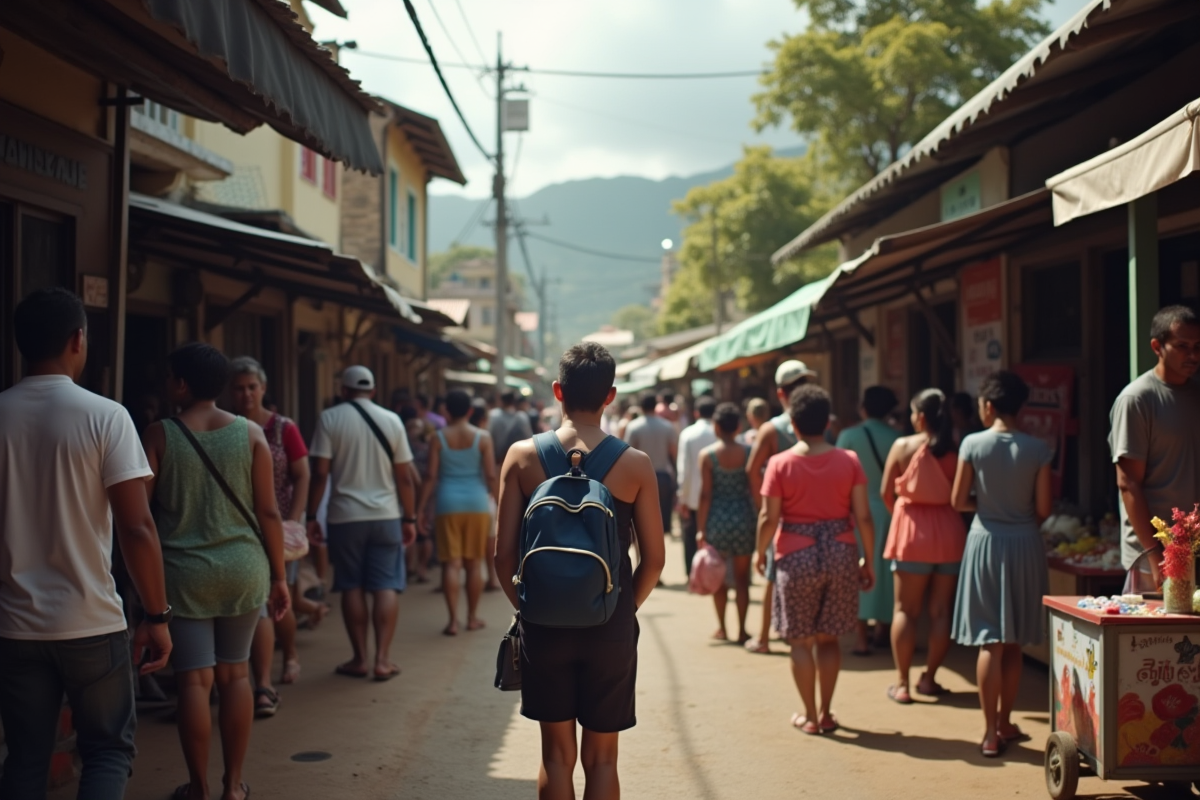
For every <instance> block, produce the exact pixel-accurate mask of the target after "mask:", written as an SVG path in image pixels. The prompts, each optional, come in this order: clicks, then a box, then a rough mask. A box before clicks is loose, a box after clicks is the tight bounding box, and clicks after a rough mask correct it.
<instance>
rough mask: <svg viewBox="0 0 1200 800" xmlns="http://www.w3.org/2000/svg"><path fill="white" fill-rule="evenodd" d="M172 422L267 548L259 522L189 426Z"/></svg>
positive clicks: (171, 419) (173, 420)
mask: <svg viewBox="0 0 1200 800" xmlns="http://www.w3.org/2000/svg"><path fill="white" fill-rule="evenodd" d="M170 421H171V422H174V423H175V424H176V425H177V426H178V427H179V432H180V433H182V434H183V437H184V438H185V439H187V440H188V444H190V445H191V446H192V449H193V450H195V451H196V455H198V456H199V457H200V461H201V463H203V464H204V467H205V468H206V469H207V470H208V474H209V475H212V478H213V480H214V481H216V482H217V486H219V487H221V491H222V492H224V493H225V496H226V497H228V498H229V502H231V503H233V506H234V508H236V509H237V510H238V513H240V514H241V515H242V517H243V518H244V519H245V520H246V524H247V525H249V526H250V529H251V530H252V531H254V535H255V536H257V537H258V540H259V541H260V542H263V547H266V542H265V540H264V539H263V535H262V531H261V530H259V527H258V520H257V519H255V518H254V515H253V514H251V513H250V511H249V510H248V509H247V508H246V506H245V505H243V504H242V501H241V500H239V499H238V496H237V495H236V494H234V491H233V487H231V486H230V485H229V483H228V482H227V481H226V480H225V477H224V476H223V475H221V471H220V470H219V469H217V465H216V464H214V463H213V461H212V459H211V458H209V455H208V452H207V451H206V450H205V449H204V447H203V446H202V445H201V444H200V442H199V440H198V439H196V437H195V435H194V434H193V433H192V432H191V431H190V430H188V426H187V425H184V424H183V421H182V420H180V419H179V417H171V418H170Z"/></svg>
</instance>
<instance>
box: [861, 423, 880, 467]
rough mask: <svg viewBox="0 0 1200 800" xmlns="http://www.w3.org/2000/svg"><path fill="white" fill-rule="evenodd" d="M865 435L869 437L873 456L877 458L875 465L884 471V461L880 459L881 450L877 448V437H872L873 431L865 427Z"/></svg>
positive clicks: (868, 440) (868, 441)
mask: <svg viewBox="0 0 1200 800" xmlns="http://www.w3.org/2000/svg"><path fill="white" fill-rule="evenodd" d="M863 433H865V434H866V435H867V444H869V445H871V455H873V456H875V463H876V464H878V465H879V469H881V470H882V469H883V459H882V458H880V457H879V448H877V447H876V446H875V437H874V436H872V435H871V429H870V428H868V427H867V426H866V425H863Z"/></svg>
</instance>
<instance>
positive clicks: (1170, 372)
mask: <svg viewBox="0 0 1200 800" xmlns="http://www.w3.org/2000/svg"><path fill="white" fill-rule="evenodd" d="M1150 337H1151V338H1150V347H1151V348H1153V350H1154V354H1155V355H1156V356H1158V364H1157V366H1155V367H1154V369H1152V370H1150V371H1149V372H1146V373H1145V374H1143V375H1140V376H1139V377H1137V378H1136V379H1135V380H1133V381H1132V382H1131V383H1130V384H1129V385H1128V386H1126V387H1125V388H1124V389H1123V390H1122V391H1121V393H1120V394H1119V395H1117V400H1116V402H1115V403H1113V407H1112V413H1111V415H1110V420H1111V422H1112V432H1111V433H1110V434H1109V440H1108V443H1109V448H1110V449H1111V450H1112V459H1113V463H1114V464H1116V467H1117V488H1118V489H1120V492H1121V500H1122V503H1121V530H1122V537H1121V538H1122V541H1121V563H1123V564H1124V565H1125V567H1126V569H1128V568H1130V567H1131V566H1132V565H1133V562H1134V559H1136V558H1137V556H1138V554H1139V553H1141V552H1142V550H1144V549H1146V548H1149V547H1157V546H1158V544H1157V542H1156V541H1155V539H1154V528H1153V526H1151V524H1150V519H1151V518H1152V517H1161V518H1162V519H1164V520H1168V521H1169V520H1170V519H1171V509H1172V508H1179V509H1181V510H1184V511H1190V510H1191V508H1192V506H1193V505H1194V504H1195V503H1196V502H1197V501H1198V500H1200V382H1198V381H1197V379H1196V372H1197V370H1198V369H1200V318H1198V317H1197V315H1196V312H1194V311H1192V309H1190V308H1187V307H1186V306H1169V307H1167V308H1164V309H1162V310H1161V311H1159V312H1158V313H1157V314H1155V315H1154V320H1153V321H1152V322H1151V324H1150ZM1149 560H1150V561H1152V562H1154V563H1153V564H1152V567H1153V568H1154V569H1157V560H1158V559H1149ZM1155 578H1156V579H1157V578H1158V575H1157V573H1155Z"/></svg>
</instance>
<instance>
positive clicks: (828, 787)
mask: <svg viewBox="0 0 1200 800" xmlns="http://www.w3.org/2000/svg"><path fill="white" fill-rule="evenodd" d="M681 561H682V560H681V558H680V545H679V543H678V540H674V541H672V542H671V543H670V544H669V546H668V551H667V570H666V571H665V573H664V582H665V584H666V585H665V587H664V588H662V589H659V590H658V591H656V592H654V594H652V595H651V597H650V600H649V601H648V602H647V605H646V607H645V608H644V609H643V610H642V611H641V612H640V613H639V620H640V622H641V642H640V647H639V651H640V664H639V671H638V677H639V682H638V696H637V703H638V725H637V727H636V728H634V729H633V730H632V731H629V732H628V733H627V734H626V735H625V736H623V737H622V742H621V758H622V775H621V781H622V788H623V790H624V793H625V794H626V795H627V796H629V797H640V798H661V799H662V800H667V799H668V798H671V799H673V798H680V799H681V800H682V799H683V798H697V799H700V800H718V798H737V797H747V796H752V797H755V798H758V799H759V800H770V799H771V798H784V797H797V796H804V797H818V798H825V797H855V798H862V799H863V800H870V799H872V798H895V800H906V799H907V798H913V799H914V800H915V799H916V798H928V797H933V796H936V795H937V794H938V793H939V792H940V791H941V788H939V787H948V786H953V787H954V789H953V791H954V794H955V795H956V796H958V797H972V798H993V797H995V798H999V797H1040V796H1043V794H1044V792H1045V788H1044V786H1045V784H1044V777H1043V767H1042V743H1043V742H1044V741H1045V739H1046V736H1047V734H1048V733H1049V725H1048V721H1047V711H1046V691H1047V690H1046V670H1045V668H1044V667H1041V666H1040V665H1036V664H1034V663H1033V662H1030V661H1028V660H1027V661H1026V666H1025V675H1024V676H1022V683H1021V696H1020V699H1019V701H1018V703H1017V713H1016V714H1015V715H1014V721H1016V722H1018V723H1019V724H1020V725H1021V727H1022V728H1023V729H1024V730H1025V731H1026V733H1028V734H1029V735H1030V736H1031V737H1032V741H1029V742H1025V743H1022V744H1019V745H1013V746H1012V747H1010V748H1009V749H1008V751H1007V752H1006V754H1005V758H1004V759H1001V760H997V759H985V758H983V757H981V756H980V755H979V749H978V745H977V742H976V738H977V735H978V728H979V721H978V716H979V700H978V696H977V695H976V693H975V686H974V680H973V674H974V666H975V653H974V651H973V650H969V649H967V648H959V647H955V649H954V650H953V651H952V653H951V657H950V662H949V664H948V669H945V670H944V671H943V672H942V673H941V677H940V681H941V682H942V683H943V684H944V685H945V686H946V687H947V688H948V689H950V690H952V691H953V694H951V695H947V696H944V697H942V698H940V700H938V701H937V702H933V701H930V700H929V699H928V698H921V697H919V696H918V697H916V698H915V700H916V702H915V703H914V704H913V705H911V706H900V705H897V704H895V703H891V702H889V701H888V700H887V698H886V696H885V694H884V689H885V687H886V686H887V684H888V681H889V679H890V678H891V675H892V671H893V667H892V661H891V657H890V654H889V653H888V651H887V650H876V653H875V655H874V656H871V657H869V658H856V657H854V656H852V655H850V653H849V651H850V646H851V643H850V640H849V639H847V641H846V642H845V643H844V646H843V653H844V660H843V669H842V674H841V677H840V681H839V686H838V696H837V702H836V704H835V711H837V712H838V717H839V719H840V720H841V722H842V726H843V727H842V729H841V730H840V731H838V732H837V733H836V734H834V735H832V736H823V737H814V736H805V735H804V734H802V733H800V732H799V731H796V730H793V729H792V728H791V727H790V726H789V725H788V717H789V716H790V715H791V713H792V712H793V711H795V708H796V705H797V699H796V695H795V689H794V687H793V686H792V680H791V675H790V673H789V671H788V659H787V655H786V653H787V650H786V646H785V645H783V644H782V643H780V642H773V643H772V655H770V656H761V655H752V654H750V653H747V652H745V651H744V650H743V649H742V648H740V647H737V646H735V645H733V644H728V643H726V644H719V643H716V642H712V641H710V640H709V638H708V634H709V632H710V630H711V628H712V619H711V616H712V606H711V602H710V601H709V599H708V598H706V597H696V596H693V595H689V594H688V593H687V592H686V591H685V589H684V585H683V570H682V566H681ZM430 586H431V584H426V585H414V586H411V587H410V588H409V590H408V591H406V592H405V594H404V596H403V598H402V600H401V612H400V623H399V628H398V631H397V642H396V648H395V651H394V652H395V653H396V655H397V661H398V663H399V664H400V666H401V667H402V668H403V670H404V673H403V674H402V675H401V676H400V677H399V678H398V679H396V680H394V681H391V682H388V683H374V682H370V681H359V682H355V681H354V680H351V679H347V678H345V677H341V676H338V675H335V674H334V672H333V669H334V666H335V665H336V664H337V663H338V662H339V661H340V660H342V659H343V658H344V653H343V649H344V647H345V645H344V641H343V638H342V637H343V634H342V631H341V630H340V625H339V624H338V620H337V619H335V618H329V619H327V620H326V621H325V623H324V624H323V625H322V626H321V627H320V628H319V629H318V630H317V631H315V632H313V633H308V634H306V635H302V636H301V637H300V648H301V657H302V659H303V662H304V672H303V674H302V677H301V679H300V681H299V683H297V684H296V685H295V686H289V687H283V689H282V697H283V702H282V704H281V706H280V710H279V713H278V715H276V717H275V718H273V719H267V720H258V721H256V722H255V724H254V731H253V742H254V746H253V747H252V748H251V750H250V754H249V757H248V760H247V765H246V780H247V783H249V784H250V785H251V786H252V787H253V789H254V796H255V797H266V798H320V797H354V798H360V799H361V800H376V799H378V800H383V799H384V798H388V800H390V799H391V798H405V800H451V799H452V798H453V800H472V799H473V798H489V800H509V798H512V799H513V800H516V799H517V798H527V797H531V796H533V794H534V791H535V781H534V776H535V775H536V773H537V763H538V740H537V735H536V726H535V724H534V723H533V722H530V721H529V720H526V719H524V718H523V717H521V716H520V714H519V713H518V703H519V696H518V695H517V693H508V692H498V691H496V690H495V689H494V688H493V687H492V676H493V673H494V666H495V655H496V639H497V637H498V636H499V633H500V632H501V631H502V630H503V627H504V625H506V624H507V621H508V618H509V616H510V613H509V608H508V606H507V603H506V602H505V600H504V597H503V595H501V594H499V593H494V594H487V595H485V596H484V603H483V614H484V618H485V619H486V621H487V623H488V627H487V628H486V629H485V630H484V631H482V632H480V633H479V634H478V635H460V636H458V637H455V638H448V637H444V636H441V635H440V633H439V631H440V621H441V617H442V613H443V610H442V599H441V596H440V595H438V594H435V593H433V592H432V591H431V590H430ZM761 588H762V587H761V583H760V584H759V585H756V586H755V587H754V594H753V598H754V601H753V602H754V605H752V607H751V616H755V615H757V613H758V601H759V598H760V596H761ZM920 659H921V654H918V663H920ZM276 669H278V665H277V667H276ZM218 747H219V741H218V740H217V738H216V735H215V732H214V742H213V748H214V752H216V751H217V748H218ZM138 751H139V754H138V758H137V761H136V762H135V766H134V776H133V779H132V780H131V781H130V784H129V789H128V792H127V794H126V796H127V797H128V798H129V800H158V799H159V798H162V797H167V796H169V794H170V792H171V789H172V788H173V787H174V786H176V785H177V784H178V783H179V782H180V781H181V780H182V779H183V777H184V776H185V775H186V771H185V770H184V765H183V759H182V757H181V755H180V753H179V745H178V742H177V740H176V734H175V730H174V725H173V724H172V723H170V722H169V721H164V720H163V719H155V717H154V716H153V715H150V714H142V715H141V721H140V725H139V729H138ZM311 751H320V752H324V753H329V754H330V756H331V757H330V758H329V759H328V760H324V761H318V762H311V763H300V762H296V761H294V760H292V759H293V756H295V755H296V754H298V753H304V752H311ZM576 785H577V790H578V791H579V793H580V794H579V796H582V790H583V774H582V770H577V771H576ZM74 790H75V789H74V787H73V786H72V787H69V788H67V789H65V790H60V791H59V792H58V793H55V794H51V796H50V797H51V800H66V798H69V797H72V796H73V792H74ZM1131 790H1132V791H1134V792H1136V796H1139V797H1143V798H1150V799H1151V800H1152V799H1153V798H1155V797H1159V796H1165V795H1160V794H1159V792H1161V791H1162V790H1161V789H1158V788H1157V787H1150V786H1146V785H1144V784H1141V785H1138V784H1134V783H1131V785H1130V786H1129V787H1128V788H1127V789H1126V788H1124V787H1123V786H1122V784H1121V783H1120V782H1109V783H1102V782H1101V781H1099V780H1097V779H1095V778H1090V777H1084V778H1082V779H1081V781H1080V785H1079V795H1080V796H1081V797H1088V798H1093V797H1113V796H1126V795H1124V794H1123V793H1124V792H1125V791H1131Z"/></svg>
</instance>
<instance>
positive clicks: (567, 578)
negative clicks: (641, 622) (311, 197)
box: [496, 342, 665, 798]
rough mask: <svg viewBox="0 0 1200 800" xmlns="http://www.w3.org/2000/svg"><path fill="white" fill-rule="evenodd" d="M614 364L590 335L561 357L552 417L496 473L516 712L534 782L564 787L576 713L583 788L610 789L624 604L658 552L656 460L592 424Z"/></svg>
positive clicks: (628, 629)
mask: <svg viewBox="0 0 1200 800" xmlns="http://www.w3.org/2000/svg"><path fill="white" fill-rule="evenodd" d="M615 373H616V363H615V362H614V361H613V358H612V356H611V355H610V354H609V353H608V351H607V350H606V349H604V348H603V347H602V346H600V345H598V344H596V343H594V342H584V343H582V344H577V345H575V346H574V347H572V348H571V349H569V350H568V351H567V352H566V353H564V354H563V357H562V359H561V360H560V362H559V373H558V380H557V381H556V382H555V383H554V396H555V397H556V398H557V399H558V400H559V402H560V403H561V404H562V414H563V421H562V426H561V427H560V428H559V429H558V430H557V431H552V432H548V433H543V434H539V435H538V436H536V437H535V438H534V439H533V440H529V441H524V442H518V443H516V444H514V445H513V446H512V447H511V449H510V450H509V452H508V456H507V457H506V458H505V461H504V466H503V468H502V469H501V472H500V499H499V510H498V512H497V516H498V526H497V534H498V538H497V543H496V569H497V572H498V573H499V576H500V584H501V586H502V587H503V589H504V592H505V594H506V595H507V596H508V599H509V601H510V602H511V603H512V604H513V607H514V608H519V609H520V611H521V617H522V619H521V624H520V640H521V647H520V650H521V664H520V666H521V673H522V676H521V686H522V688H521V713H522V714H523V715H524V716H525V717H528V718H529V719H534V720H537V721H538V722H540V723H541V734H542V771H541V776H540V777H539V785H540V787H544V789H545V790H548V791H550V792H551V793H558V794H561V795H562V796H567V795H569V794H570V793H571V792H572V791H573V790H572V788H571V787H572V774H573V772H574V769H575V761H576V753H577V752H578V749H579V748H578V744H577V734H576V727H575V726H576V721H578V722H579V724H580V725H581V726H582V727H583V728H584V730H585V731H587V735H586V736H584V737H583V753H582V758H583V763H585V764H588V765H592V766H589V769H588V770H587V783H588V788H587V795H588V797H598V798H608V797H612V798H616V797H618V796H619V792H620V790H619V783H618V779H617V769H616V763H617V737H618V734H619V733H620V731H623V730H627V729H629V728H632V727H633V726H634V724H635V723H636V717H635V713H634V692H635V684H636V680H637V639H638V625H637V617H636V611H637V608H638V607H640V606H641V604H642V603H643V602H645V600H646V598H647V597H648V596H649V595H650V592H651V591H652V590H653V589H654V587H655V585H656V584H657V582H658V577H659V574H660V573H661V572H662V568H663V564H664V561H665V552H664V544H663V526H662V515H661V514H660V513H659V506H658V482H657V478H656V477H655V474H654V467H653V465H652V464H651V463H650V459H649V457H647V456H646V454H645V453H642V452H640V451H637V450H634V449H631V448H629V447H628V446H627V445H626V444H625V443H623V442H621V441H619V440H617V439H615V438H613V437H610V436H607V435H606V434H605V433H604V432H603V431H602V430H601V429H600V419H601V416H602V415H603V413H604V408H605V407H606V406H607V405H608V404H609V403H611V402H612V401H613V398H614V397H615V395H616V390H615V389H614V388H613V379H614V377H615ZM635 536H636V539H637V544H638V551H639V553H640V555H641V559H640V561H639V563H638V567H637V570H636V571H635V570H634V569H633V566H632V563H631V561H630V559H629V555H628V552H629V546H630V544H631V543H632V542H633V539H634V537H635Z"/></svg>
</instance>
